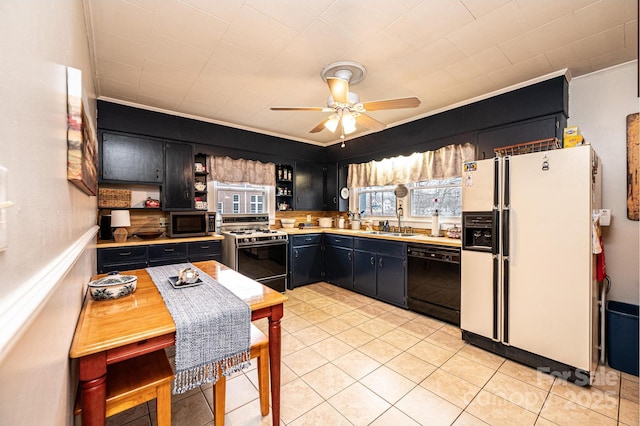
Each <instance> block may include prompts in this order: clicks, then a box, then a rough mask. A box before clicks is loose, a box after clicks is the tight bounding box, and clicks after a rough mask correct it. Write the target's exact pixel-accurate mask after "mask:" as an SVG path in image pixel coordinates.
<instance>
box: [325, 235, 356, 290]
mask: <svg viewBox="0 0 640 426" xmlns="http://www.w3.org/2000/svg"><path fill="white" fill-rule="evenodd" d="M324 270H325V278H326V280H327V281H328V282H330V283H332V284H336V285H339V286H340V287H344V288H348V289H350V290H351V289H353V249H350V248H344V247H336V246H330V245H326V246H325V252H324Z"/></svg>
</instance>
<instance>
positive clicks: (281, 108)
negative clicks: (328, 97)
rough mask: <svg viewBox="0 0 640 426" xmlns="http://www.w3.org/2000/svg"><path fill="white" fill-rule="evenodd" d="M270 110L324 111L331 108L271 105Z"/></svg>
mask: <svg viewBox="0 0 640 426" xmlns="http://www.w3.org/2000/svg"><path fill="white" fill-rule="evenodd" d="M271 110H272V111H325V112H331V111H333V109H331V108H325V107H271Z"/></svg>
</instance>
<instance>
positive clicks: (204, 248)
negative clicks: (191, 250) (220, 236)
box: [200, 246, 209, 250]
mask: <svg viewBox="0 0 640 426" xmlns="http://www.w3.org/2000/svg"><path fill="white" fill-rule="evenodd" d="M200 248H201V249H203V250H206V249H208V248H209V246H200Z"/></svg>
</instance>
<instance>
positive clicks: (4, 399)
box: [0, 0, 96, 425]
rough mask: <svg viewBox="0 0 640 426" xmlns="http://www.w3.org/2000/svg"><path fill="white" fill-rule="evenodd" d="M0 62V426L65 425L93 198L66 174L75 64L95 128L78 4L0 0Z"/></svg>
mask: <svg viewBox="0 0 640 426" xmlns="http://www.w3.org/2000/svg"><path fill="white" fill-rule="evenodd" d="M0 58H2V59H0V100H1V102H0V166H4V167H7V168H8V169H9V187H8V194H9V199H10V200H11V201H13V202H14V203H15V205H14V206H13V207H11V208H9V209H8V210H7V220H8V231H9V232H8V243H9V244H8V249H7V250H6V251H4V252H0V323H1V325H0V424H3V425H17V424H25V425H27V424H28V425H36V424H38V425H45V424H55V425H64V424H72V420H73V419H72V406H71V399H72V396H73V394H74V393H75V387H76V383H77V382H76V380H77V379H76V374H77V373H75V371H76V370H75V368H73V367H72V364H71V363H70V362H69V359H68V354H69V346H70V343H71V338H72V337H73V332H74V329H75V324H76V321H77V318H78V314H79V311H80V307H81V302H82V300H81V298H82V293H83V290H84V287H85V284H86V283H87V282H88V281H89V278H90V277H91V275H93V273H94V272H95V248H92V247H91V246H92V244H87V243H86V242H87V241H91V240H92V239H93V236H94V234H95V229H94V226H95V221H96V197H89V196H87V195H86V194H84V193H83V192H81V191H80V190H79V189H78V188H76V187H75V186H74V185H72V184H70V183H69V182H68V181H67V179H66V163H67V157H66V156H67V142H66V112H67V111H66V67H67V66H72V67H75V68H79V69H81V70H83V86H84V90H85V92H84V98H85V105H86V106H87V107H88V110H89V112H88V115H89V116H90V117H92V119H91V120H92V122H93V123H92V125H93V128H94V129H95V119H93V117H95V89H94V86H93V81H92V78H91V75H92V72H91V66H90V58H89V49H88V41H87V36H86V26H85V21H84V9H83V4H82V0H48V1H46V0H29V1H21V0H2V1H0ZM74 248H75V249H74ZM64 253H66V255H65V256H62V258H61V257H60V256H61V254H64ZM51 277H54V278H53V279H51Z"/></svg>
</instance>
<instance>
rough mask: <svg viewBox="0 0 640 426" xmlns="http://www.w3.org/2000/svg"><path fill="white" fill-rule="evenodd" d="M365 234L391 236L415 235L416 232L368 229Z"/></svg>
mask: <svg viewBox="0 0 640 426" xmlns="http://www.w3.org/2000/svg"><path fill="white" fill-rule="evenodd" d="M365 234H370V235H388V236H390V237H413V236H414V235H416V234H412V233H405V232H387V231H367V232H365Z"/></svg>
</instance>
